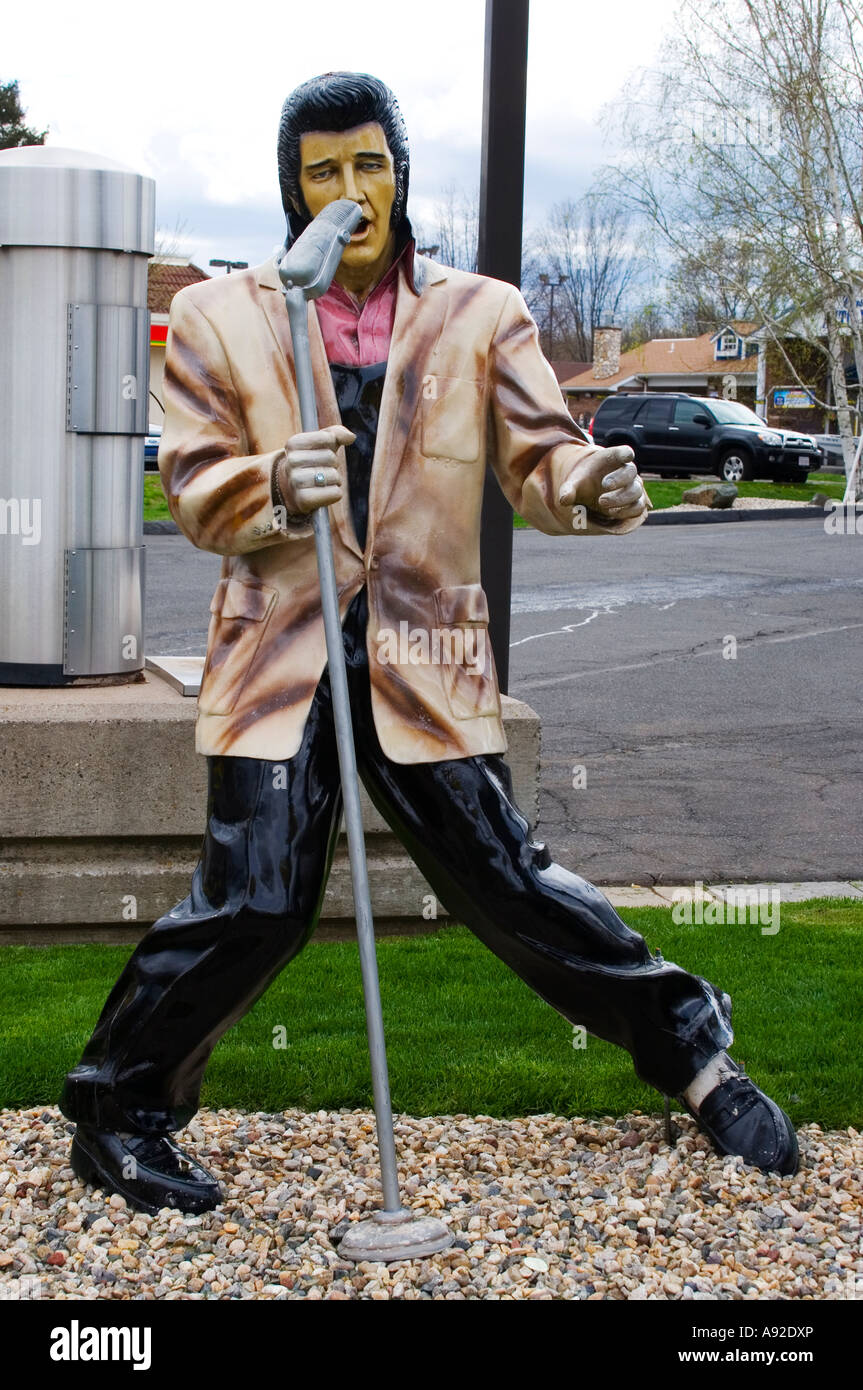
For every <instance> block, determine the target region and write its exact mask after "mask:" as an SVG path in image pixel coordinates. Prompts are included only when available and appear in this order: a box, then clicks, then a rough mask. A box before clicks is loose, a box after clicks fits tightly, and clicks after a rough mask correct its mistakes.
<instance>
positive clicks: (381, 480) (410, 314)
mask: <svg viewBox="0 0 863 1390" xmlns="http://www.w3.org/2000/svg"><path fill="white" fill-rule="evenodd" d="M414 266H415V275H414V283H415V284H416V287H417V288H416V290H414V289H412V288H411V287H410V285H409V284H408V281H407V278H406V276H405V275H399V278H398V289H397V291H396V312H395V321H394V323H393V336H392V342H391V344H390V353H389V358H388V359H387V373H386V377H385V378H384V389H383V392H382V395H381V409H380V416H379V419H378V432H377V440H376V443H375V454H374V461H373V464H372V476H371V484H370V488H369V524H368V536H367V539H366V549H367V550H370V549H371V547H372V546H373V544H374V538H375V531H376V529H377V525H378V522H379V520H380V518H381V517H382V516H383V514H384V512H385V511H386V507H387V503H388V501H389V499H390V494H391V493H392V490H393V487H394V486H395V480H396V476H397V474H398V471H399V467H400V465H401V461H402V458H403V456H404V451H405V445H406V443H407V439H408V435H409V433H410V430H411V427H412V424H413V421H414V419H415V417H416V413H417V411H418V410H419V407H420V399H421V397H422V389H423V377H424V375H425V373H426V372H428V371H431V370H433V368H432V366H431V365H430V363H431V359H432V358H433V356H434V351H435V348H436V345H437V341H438V338H439V337H440V333H441V329H442V328H443V325H444V320H445V318H446V308H447V295H446V293H445V290H444V284H445V282H446V278H447V277H446V270H445V269H444V268H443V267H442V266H439V265H436V264H435V263H434V262H432V261H427V260H425V258H424V257H420V256H416V257H415V258H414Z"/></svg>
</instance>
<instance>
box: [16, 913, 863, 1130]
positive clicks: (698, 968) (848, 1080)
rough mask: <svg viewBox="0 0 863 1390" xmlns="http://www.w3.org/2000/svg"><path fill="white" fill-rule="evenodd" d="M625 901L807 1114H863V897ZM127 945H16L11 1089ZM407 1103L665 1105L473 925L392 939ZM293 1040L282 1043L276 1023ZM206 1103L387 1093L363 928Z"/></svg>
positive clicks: (384, 947) (503, 1107)
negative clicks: (704, 982)
mask: <svg viewBox="0 0 863 1390" xmlns="http://www.w3.org/2000/svg"><path fill="white" fill-rule="evenodd" d="M622 915H623V916H624V917H625V919H626V921H627V922H628V923H629V924H630V925H631V926H633V927H634V928H636V929H637V930H638V931H640V932H642V933H643V935H644V936H645V937H646V939H647V941H648V943H649V945H650V946H651V948H652V949H654V950H655V949H657V948H658V949H660V950H661V951H662V953H663V956H664V957H665V959H666V960H673V961H676V962H677V964H679V965H681V966H683V967H685V968H687V969H689V970H692V971H694V972H696V973H698V974H700V975H703V976H705V977H706V978H708V979H711V980H712V981H713V982H714V983H716V984H718V985H721V986H722V987H723V988H724V989H727V990H728V991H729V992H730V993H731V995H732V996H733V999H734V1026H735V1029H736V1033H737V1039H738V1041H737V1043H736V1044H735V1046H734V1049H733V1053H734V1056H735V1057H736V1058H737V1060H738V1061H739V1062H740V1063H741V1064H743V1065H744V1066H745V1067H746V1068H747V1070H748V1071H749V1073H750V1075H752V1076H753V1077H754V1079H755V1080H757V1081H758V1083H759V1084H760V1085H761V1086H763V1087H764V1088H765V1090H767V1091H768V1092H769V1093H770V1094H771V1095H772V1096H774V1097H775V1099H776V1100H777V1101H778V1102H779V1103H780V1104H781V1105H782V1106H783V1107H784V1108H785V1109H786V1110H788V1112H789V1113H790V1115H791V1116H792V1118H793V1119H794V1121H795V1122H796V1123H798V1124H800V1123H805V1122H808V1121H816V1122H818V1123H819V1124H821V1125H823V1126H824V1127H825V1128H826V1127H830V1128H835V1127H845V1126H847V1125H849V1124H853V1125H856V1126H859V1125H860V1123H861V1121H863V980H861V972H860V968H859V955H860V931H861V928H863V904H860V903H859V902H858V903H851V902H849V901H846V900H841V901H837V900H835V899H833V900H822V901H816V902H809V903H805V904H793V905H791V904H789V905H787V906H783V908H782V917H781V927H780V930H779V932H778V933H777V934H776V935H773V936H763V935H762V934H761V929H760V927H758V926H757V925H740V926H724V927H718V926H702V927H685V926H675V925H674V923H673V922H672V920H671V914H670V912H668V911H665V910H663V909H658V908H640V909H632V910H630V909H627V910H625V911H624V912H623V913H622ZM128 955H129V949H128V948H126V947H107V946H104V947H100V946H64V947H45V948H37V947H22V946H7V947H2V948H0V963H2V970H0V1020H2V1022H0V1034H2V1056H3V1058H4V1063H5V1065H4V1068H3V1075H2V1084H0V1106H3V1107H26V1106H34V1105H42V1104H54V1103H56V1100H57V1097H58V1095H59V1091H60V1088H61V1084H62V1078H63V1074H64V1072H65V1071H66V1070H68V1068H69V1067H70V1066H72V1065H73V1064H74V1063H75V1062H76V1061H77V1060H78V1057H79V1055H80V1052H81V1049H82V1047H83V1044H84V1042H85V1041H86V1039H87V1037H88V1036H89V1033H90V1031H91V1029H92V1027H93V1025H94V1023H95V1022H96V1019H97V1017H98V1014H99V1011H100V1009H101V1007H102V1004H103V1002H104V999H105V997H106V995H107V993H108V990H109V988H110V987H111V985H112V984H113V982H114V980H115V978H116V976H117V974H118V973H119V971H120V969H121V967H122V965H123V963H124V961H125V960H126V958H127V957H128ZM378 959H379V963H380V976H381V993H382V997H383V1006H384V1019H385V1024H386V1037H387V1048H388V1055H389V1064H390V1079H391V1087H392V1099H393V1105H394V1108H395V1110H396V1111H404V1112H407V1113H410V1114H414V1115H429V1114H454V1113H459V1112H467V1113H473V1114H487V1115H496V1116H508V1115H522V1114H542V1113H547V1112H554V1113H557V1114H564V1115H568V1114H579V1115H604V1114H623V1113H626V1112H629V1111H632V1110H636V1109H641V1110H643V1111H649V1112H656V1111H658V1110H659V1109H660V1108H661V1102H660V1098H659V1095H658V1093H657V1092H656V1091H654V1090H652V1089H651V1088H649V1087H647V1086H645V1085H643V1084H642V1083H641V1082H640V1081H639V1080H638V1079H637V1078H636V1076H635V1074H634V1072H633V1069H632V1065H631V1062H630V1059H629V1057H628V1056H627V1054H626V1053H624V1052H622V1051H621V1050H619V1049H617V1048H615V1047H613V1046H611V1045H610V1044H608V1043H604V1042H601V1041H599V1040H597V1039H594V1038H591V1037H589V1038H588V1039H587V1046H586V1048H584V1049H583V1050H575V1049H574V1048H573V1046H572V1028H571V1026H570V1025H569V1024H568V1023H567V1022H566V1020H565V1019H563V1018H562V1017H560V1015H558V1014H557V1013H555V1012H554V1010H553V1009H551V1008H550V1007H549V1006H548V1005H547V1004H544V1003H543V1002H542V1001H541V1000H540V999H538V998H537V997H536V996H535V995H534V994H533V993H532V992H531V991H530V989H528V987H527V986H526V985H525V984H523V983H522V981H520V980H519V979H518V978H517V977H516V976H515V975H513V974H512V973H511V972H510V971H509V970H508V969H507V967H506V966H504V965H503V964H502V963H501V962H500V961H498V960H497V958H496V957H495V956H493V955H492V954H491V953H490V952H489V951H487V950H486V949H485V948H484V947H483V946H482V945H481V944H480V943H479V942H478V941H477V940H476V939H475V938H474V937H473V936H472V935H471V933H470V932H468V931H467V929H466V928H464V927H455V928H447V929H444V930H442V931H441V932H439V933H437V934H436V935H433V936H423V937H404V938H397V937H387V938H383V939H382V940H381V941H380V942H379V944H378ZM281 1026H283V1027H284V1028H285V1029H286V1033H287V1040H288V1045H287V1047H286V1048H284V1049H277V1048H274V1046H273V1038H274V1029H278V1028H279V1027H281ZM202 1103H203V1104H204V1105H207V1106H211V1107H215V1108H218V1107H223V1106H238V1107H241V1108H243V1109H249V1110H263V1111H270V1112H272V1111H278V1110H282V1109H285V1108H287V1107H293V1106H298V1107H302V1108H304V1109H310V1110H315V1109H320V1108H324V1109H337V1108H339V1107H342V1106H346V1107H350V1108H353V1107H371V1104H372V1093H371V1082H370V1078H369V1061H368V1049H367V1044H366V1032H365V1017H364V1012H363V1002H362V988H361V977H360V967H359V958H358V953H357V949H356V946H355V944H354V943H352V942H318V943H316V942H314V941H312V943H311V944H310V945H309V946H308V947H307V948H306V950H305V951H304V952H303V953H302V955H301V956H300V957H299V958H298V959H297V960H296V961H294V962H293V963H292V964H291V965H290V966H289V967H288V968H287V969H286V970H284V971H283V972H282V974H281V976H280V977H279V979H278V980H277V981H276V982H275V983H274V984H273V985H272V987H271V988H270V989H269V991H268V992H267V993H266V995H264V997H263V998H262V999H261V1000H260V1001H259V1002H258V1004H257V1005H256V1006H255V1008H254V1009H253V1010H252V1012H251V1013H250V1014H249V1015H248V1016H247V1017H246V1018H245V1019H244V1020H243V1021H242V1023H240V1024H239V1025H238V1026H237V1027H236V1028H235V1029H233V1030H232V1031H231V1032H230V1033H229V1034H228V1035H227V1036H226V1037H225V1038H224V1039H223V1040H222V1041H221V1042H220V1043H219V1045H218V1047H217V1048H216V1050H215V1052H214V1054H213V1058H212V1061H211V1064H210V1067H209V1069H208V1072H207V1076H206V1080H205V1084H204V1093H203V1097H202Z"/></svg>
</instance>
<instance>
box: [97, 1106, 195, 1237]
mask: <svg viewBox="0 0 863 1390" xmlns="http://www.w3.org/2000/svg"><path fill="white" fill-rule="evenodd" d="M71 1163H72V1168H73V1170H74V1172H75V1173H76V1174H77V1175H78V1177H79V1178H80V1179H81V1181H82V1182H86V1183H91V1184H92V1185H93V1186H94V1187H101V1188H102V1191H103V1192H118V1193H119V1194H120V1196H121V1197H125V1199H126V1201H127V1202H128V1203H129V1205H130V1206H131V1207H135V1208H136V1209H137V1210H138V1211H148V1212H150V1214H151V1215H155V1214H156V1212H158V1211H161V1209H162V1207H173V1208H174V1210H175V1211H185V1212H201V1211H212V1209H213V1207H216V1206H218V1205H219V1202H220V1201H221V1200H222V1189H221V1188H220V1187H219V1184H218V1183H217V1182H216V1179H215V1178H214V1177H212V1176H211V1174H209V1173H208V1172H207V1170H206V1168H202V1167H201V1166H200V1164H199V1163H196V1162H195V1160H194V1159H193V1158H191V1157H190V1155H189V1154H187V1153H185V1151H184V1150H183V1149H181V1148H180V1147H179V1145H178V1144H175V1143H174V1141H173V1139H172V1138H171V1136H170V1135H168V1134H123V1135H120V1134H111V1133H109V1132H108V1131H106V1130H103V1129H90V1128H88V1127H87V1126H84V1125H79V1126H78V1128H77V1130H76V1131H75V1138H74V1139H73V1140H72V1154H71Z"/></svg>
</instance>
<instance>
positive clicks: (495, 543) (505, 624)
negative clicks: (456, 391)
mask: <svg viewBox="0 0 863 1390" xmlns="http://www.w3.org/2000/svg"><path fill="white" fill-rule="evenodd" d="M528 9H529V0H486V5H485V78H484V90H483V112H482V174H481V177H480V191H479V246H478V249H477V270H478V271H479V273H480V275H491V276H493V277H494V278H495V279H496V280H508V281H509V283H510V284H511V285H520V284H521V223H522V212H523V206H524V117H525V100H526V89H527V27H528ZM482 582H483V587H484V589H485V591H486V593H487V594H488V603H489V618H490V623H489V635H490V638H491V645H492V650H493V651H494V656H495V664H496V666H497V674H498V680H499V682H500V688H501V690H502V691H503V692H504V693H506V692H507V691H508V689H509V630H510V626H509V617H510V602H511V597H512V508H511V507H510V505H509V503H508V502H507V500H506V498H505V497H504V495H503V493H502V492H501V490H500V485H499V484H498V481H497V478H496V477H495V476H494V473H493V472H492V470H491V469H490V468H489V469H487V470H486V477H485V492H484V494H483V504H482Z"/></svg>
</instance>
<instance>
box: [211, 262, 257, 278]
mask: <svg viewBox="0 0 863 1390" xmlns="http://www.w3.org/2000/svg"><path fill="white" fill-rule="evenodd" d="M210 265H216V266H221V265H223V266H224V267H225V273H226V274H227V275H230V273H231V271H232V270H248V268H249V262H248V261H210Z"/></svg>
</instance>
